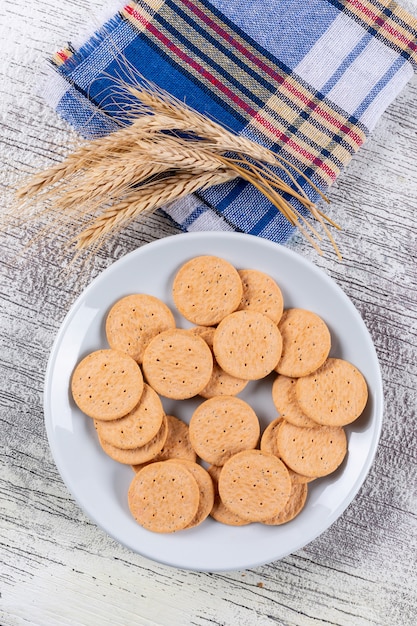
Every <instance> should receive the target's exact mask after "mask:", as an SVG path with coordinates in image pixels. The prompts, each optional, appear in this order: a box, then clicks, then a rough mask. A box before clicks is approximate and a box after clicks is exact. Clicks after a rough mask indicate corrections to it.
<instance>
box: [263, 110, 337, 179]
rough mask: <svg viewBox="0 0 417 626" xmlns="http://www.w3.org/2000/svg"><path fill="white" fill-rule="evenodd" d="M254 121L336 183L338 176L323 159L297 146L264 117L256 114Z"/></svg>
mask: <svg viewBox="0 0 417 626" xmlns="http://www.w3.org/2000/svg"><path fill="white" fill-rule="evenodd" d="M254 119H255V120H256V121H257V122H259V123H260V124H261V125H262V126H263V127H264V128H266V129H267V130H268V131H269V132H270V133H272V134H274V135H275V136H276V137H278V139H280V140H281V141H282V142H283V143H285V144H286V145H288V146H290V147H291V148H292V149H293V150H295V151H296V152H298V153H299V154H301V155H302V156H303V157H304V158H305V159H308V160H309V161H310V162H311V163H312V164H313V165H316V166H317V167H319V168H320V169H321V170H323V172H326V174H327V175H328V176H329V178H330V180H332V181H334V180H336V178H337V174H336V172H335V171H334V170H332V168H331V167H329V166H328V165H327V164H326V163H325V162H324V161H323V160H322V159H320V158H319V157H318V156H316V155H315V154H313V153H312V152H309V150H306V149H305V148H303V147H302V146H300V145H299V144H297V143H296V142H295V141H294V139H291V137H288V135H285V134H284V133H282V132H280V131H279V130H278V129H277V128H276V127H275V126H274V125H273V124H271V122H270V121H269V120H267V119H265V118H264V117H263V116H262V115H260V114H256V115H255V117H254Z"/></svg>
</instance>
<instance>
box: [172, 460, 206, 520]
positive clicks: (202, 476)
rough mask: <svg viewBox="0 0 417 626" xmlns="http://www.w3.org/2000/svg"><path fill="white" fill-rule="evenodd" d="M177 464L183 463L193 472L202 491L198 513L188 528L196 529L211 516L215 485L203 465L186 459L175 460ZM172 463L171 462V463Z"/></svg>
mask: <svg viewBox="0 0 417 626" xmlns="http://www.w3.org/2000/svg"><path fill="white" fill-rule="evenodd" d="M175 461H176V462H177V463H183V464H184V466H185V467H186V468H187V469H188V470H189V471H190V472H191V474H192V475H193V476H194V478H195V479H196V481H197V485H198V488H199V489H200V501H199V504H198V509H197V513H196V514H195V516H194V518H193V519H192V520H191V522H190V523H189V524H188V525H187V526H186V528H194V527H195V526H199V525H200V524H201V523H202V522H204V520H205V519H206V518H207V517H208V516H209V515H210V511H211V510H212V508H213V504H214V485H213V481H212V478H211V476H210V474H209V473H208V472H207V470H206V469H204V467H202V465H199V464H198V463H194V462H193V461H187V460H186V459H175ZM169 462H171V461H169Z"/></svg>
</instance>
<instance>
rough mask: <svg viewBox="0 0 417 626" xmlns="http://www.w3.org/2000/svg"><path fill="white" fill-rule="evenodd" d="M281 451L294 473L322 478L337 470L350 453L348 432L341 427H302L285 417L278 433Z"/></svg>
mask: <svg viewBox="0 0 417 626" xmlns="http://www.w3.org/2000/svg"><path fill="white" fill-rule="evenodd" d="M277 446H278V452H279V455H280V457H281V458H282V460H283V461H284V463H285V464H286V465H288V467H290V468H291V469H292V470H293V471H294V472H297V473H299V474H302V475H303V476H312V477H321V476H327V475H328V474H331V473H332V472H334V471H335V470H336V469H337V468H338V467H339V465H340V464H341V463H342V461H343V459H344V458H345V456H346V451H347V441H346V434H345V431H344V430H343V428H341V427H340V426H316V427H315V428H300V427H299V426H294V425H293V424H290V423H289V422H286V421H285V420H284V421H283V422H282V424H281V425H280V427H279V428H278V432H277Z"/></svg>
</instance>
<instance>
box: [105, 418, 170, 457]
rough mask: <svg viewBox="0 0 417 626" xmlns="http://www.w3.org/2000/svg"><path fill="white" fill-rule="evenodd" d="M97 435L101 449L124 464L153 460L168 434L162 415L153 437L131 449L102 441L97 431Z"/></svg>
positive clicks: (166, 424)
mask: <svg viewBox="0 0 417 626" xmlns="http://www.w3.org/2000/svg"><path fill="white" fill-rule="evenodd" d="M94 424H95V425H96V424H97V420H95V422H94ZM97 435H98V440H99V443H100V445H101V447H102V449H103V450H104V452H105V453H106V454H107V455H108V456H109V457H110V458H112V459H113V460H114V461H117V462H118V463H123V464H125V465H142V464H147V463H149V462H150V461H153V460H154V458H155V457H156V455H157V454H159V452H160V451H161V450H162V448H163V447H164V443H165V441H166V439H167V436H168V423H167V419H166V416H165V415H164V417H163V420H162V425H161V428H160V429H159V430H158V432H157V433H156V435H155V437H153V438H152V439H151V440H150V441H149V442H148V443H145V444H144V445H143V446H140V447H138V448H133V449H132V450H126V449H123V448H118V447H117V446H113V445H112V444H111V443H108V442H107V441H104V439H102V438H101V437H100V434H99V433H97Z"/></svg>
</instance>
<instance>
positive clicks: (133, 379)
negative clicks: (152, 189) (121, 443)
mask: <svg viewBox="0 0 417 626" xmlns="http://www.w3.org/2000/svg"><path fill="white" fill-rule="evenodd" d="M71 392H72V397H73V398H74V401H75V403H76V405H77V406H78V408H79V409H81V411H83V413H85V414H86V415H88V416H89V417H92V418H93V419H100V420H114V419H118V418H119V417H123V416H124V415H127V413H129V412H130V411H131V410H132V409H133V408H134V407H135V406H136V405H137V404H138V402H139V400H140V398H141V395H142V392H143V376H142V372H141V370H140V368H139V365H138V364H137V363H136V361H135V360H134V359H132V357H130V356H128V355H127V354H123V353H121V352H118V351H117V350H112V349H109V350H96V351H95V352H91V353H90V354H88V355H87V356H86V357H84V359H82V360H81V361H80V362H79V363H78V365H77V366H76V368H75V370H74V372H73V375H72V378H71Z"/></svg>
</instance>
